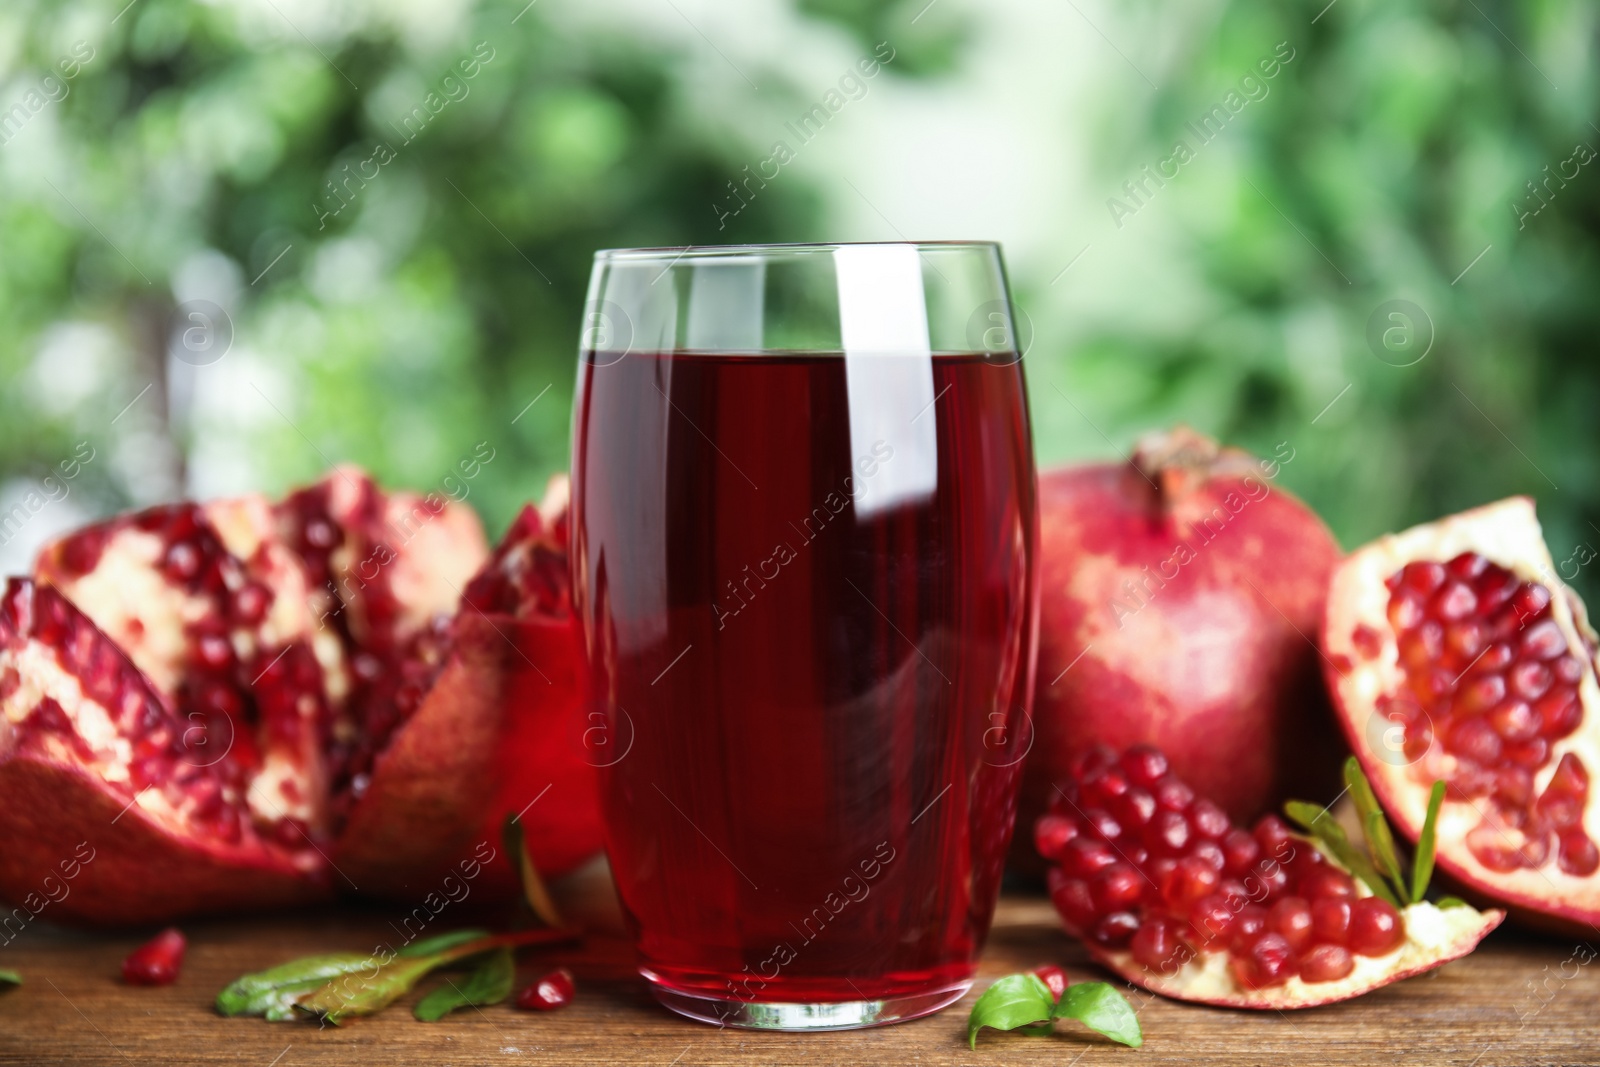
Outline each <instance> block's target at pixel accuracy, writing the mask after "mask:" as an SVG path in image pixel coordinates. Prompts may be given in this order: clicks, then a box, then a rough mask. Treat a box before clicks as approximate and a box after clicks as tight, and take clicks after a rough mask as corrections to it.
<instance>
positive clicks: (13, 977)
mask: <svg viewBox="0 0 1600 1067" xmlns="http://www.w3.org/2000/svg"><path fill="white" fill-rule="evenodd" d="M21 984H22V975H20V974H18V973H17V972H16V971H0V988H3V989H15V988H16V987H17V986H19V985H21Z"/></svg>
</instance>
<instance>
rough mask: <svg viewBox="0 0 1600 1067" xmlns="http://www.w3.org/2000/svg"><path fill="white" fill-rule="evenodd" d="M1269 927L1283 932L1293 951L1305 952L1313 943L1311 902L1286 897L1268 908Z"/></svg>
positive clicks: (1276, 931) (1300, 898) (1279, 932)
mask: <svg viewBox="0 0 1600 1067" xmlns="http://www.w3.org/2000/svg"><path fill="white" fill-rule="evenodd" d="M1267 929H1269V930H1272V931H1274V932H1275V933H1278V934H1281V935H1282V936H1283V939H1284V940H1285V941H1287V942H1288V943H1289V948H1290V949H1291V950H1292V951H1293V952H1295V953H1297V954H1298V953H1301V952H1304V951H1305V950H1306V949H1307V948H1308V947H1309V946H1310V945H1311V903H1310V902H1309V901H1307V900H1306V899H1305V898H1304V897H1284V898H1283V899H1282V900H1280V901H1278V902H1277V903H1276V904H1274V905H1272V907H1270V908H1268V909H1267Z"/></svg>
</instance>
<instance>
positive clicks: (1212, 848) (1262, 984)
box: [1034, 746, 1505, 1009]
mask: <svg viewBox="0 0 1600 1067" xmlns="http://www.w3.org/2000/svg"><path fill="white" fill-rule="evenodd" d="M1309 809H1310V811H1311V812H1312V813H1314V814H1320V809H1318V808H1317V807H1316V806H1315V805H1310V806H1309ZM1296 817H1297V818H1298V817H1300V816H1298V815H1297V816H1296ZM1329 821H1330V822H1331V820H1329ZM1319 832H1324V831H1322V830H1319ZM1326 832H1329V833H1334V832H1335V831H1331V830H1329V831H1326ZM1034 840H1035V842H1036V845H1037V847H1038V849H1039V852H1040V854H1041V855H1043V856H1044V858H1045V859H1046V860H1048V861H1051V862H1052V863H1053V864H1055V866H1054V867H1053V868H1052V869H1051V870H1050V872H1049V886H1050V895H1051V899H1052V901H1053V902H1054V904H1055V906H1056V910H1057V911H1058V912H1059V913H1060V915H1061V919H1062V922H1063V924H1064V925H1065V926H1066V928H1067V932H1068V933H1071V934H1073V935H1075V936H1078V937H1080V938H1082V939H1083V941H1084V943H1085V944H1086V945H1087V946H1088V948H1089V951H1090V954H1091V955H1092V956H1094V958H1095V959H1096V960H1097V961H1098V962H1100V963H1101V964H1103V965H1104V966H1106V967H1108V968H1109V969H1111V970H1113V971H1115V972H1117V973H1118V974H1120V975H1122V976H1123V977H1124V978H1126V979H1127V980H1128V981H1130V982H1132V983H1134V984H1135V985H1138V986H1141V987H1142V988H1145V989H1149V990H1151V991H1152V992H1155V993H1160V994H1162V995H1163V996H1169V997H1173V998H1175V999H1177V1000H1187V1001H1194V1002H1196V1003H1202V1004H1215V1005H1220V1006H1224V1007H1234V1008H1261V1009H1267V1008H1272V1009H1285V1008H1306V1007H1312V1006H1315V1005H1318V1004H1327V1003H1331V1002H1333V1001H1337V1000H1347V999H1349V998H1350V997H1354V996H1359V995H1360V994H1362V993H1366V992H1369V991H1371V990H1373V989H1377V988H1379V987H1380V986H1384V985H1388V984H1389V983H1391V982H1397V981H1399V980H1400V979H1402V978H1408V977H1410V976H1411V975H1414V974H1418V973H1420V972H1422V971H1425V970H1429V969H1431V968H1433V967H1437V966H1439V965H1440V964H1442V963H1445V962H1447V961H1449V960H1453V959H1456V958H1457V957H1460V956H1463V955H1465V954H1467V953H1468V952H1471V951H1472V949H1473V948H1474V947H1475V946H1476V945H1477V944H1478V942H1479V941H1480V940H1482V939H1483V937H1484V935H1485V934H1487V933H1488V932H1489V931H1490V930H1492V929H1494V928H1495V927H1496V926H1498V925H1499V924H1500V922H1501V920H1502V919H1504V918H1505V916H1504V914H1503V913H1502V912H1498V911H1489V912H1478V911H1475V910H1473V909H1472V908H1470V907H1467V906H1466V905H1463V904H1459V903H1455V904H1453V906H1447V907H1446V906H1435V905H1433V904H1429V903H1425V902H1421V900H1420V897H1421V892H1420V890H1418V891H1417V892H1415V893H1412V892H1410V891H1409V890H1408V891H1407V892H1405V893H1404V894H1403V895H1402V894H1397V893H1396V892H1395V888H1394V887H1392V886H1390V885H1388V884H1386V883H1385V882H1384V881H1383V880H1382V879H1378V878H1374V884H1371V885H1369V884H1368V883H1367V882H1366V881H1364V880H1363V879H1361V878H1356V877H1353V876H1352V874H1351V871H1350V870H1349V869H1347V868H1346V867H1345V866H1344V865H1343V864H1341V863H1340V861H1339V860H1338V859H1336V858H1334V855H1342V854H1346V853H1338V852H1336V853H1329V852H1325V851H1324V849H1323V847H1321V846H1319V844H1318V843H1317V842H1315V841H1313V840H1312V839H1310V838H1308V837H1304V836H1301V835H1299V834H1296V833H1294V832H1292V831H1290V829H1289V828H1288V826H1287V825H1286V824H1285V823H1284V822H1283V821H1282V820H1281V819H1279V818H1278V817H1277V816H1275V815H1266V816H1263V817H1262V818H1261V819H1260V820H1259V821H1258V822H1257V823H1256V824H1255V827H1254V828H1253V829H1252V830H1244V829H1242V828H1239V827H1236V826H1233V825H1232V824H1231V823H1230V822H1229V820H1228V818H1227V816H1226V815H1225V814H1224V813H1223V811H1222V809H1221V808H1220V807H1218V806H1217V805H1216V804H1215V803H1213V802H1212V801H1210V800H1208V799H1206V798H1204V797H1197V796H1196V795H1195V793H1194V791H1193V790H1192V789H1190V788H1189V786H1188V785H1187V784H1185V783H1184V782H1183V781H1182V780H1180V779H1179V778H1177V777H1176V776H1175V775H1173V774H1172V773H1171V772H1170V770H1169V768H1168V765H1167V760H1166V757H1165V756H1163V755H1162V754H1161V753H1160V752H1158V751H1156V750H1155V749H1152V748H1149V747H1145V746H1136V747H1134V748H1131V749H1128V750H1127V751H1126V752H1124V753H1122V754H1121V755H1120V756H1119V755H1118V754H1116V753H1114V752H1112V751H1111V750H1109V749H1106V748H1097V749H1094V750H1091V751H1090V752H1088V753H1085V754H1084V755H1083V756H1082V757H1080V759H1079V760H1078V761H1077V763H1076V764H1075V765H1074V768H1073V771H1072V777H1071V779H1070V780H1068V781H1067V782H1065V783H1063V784H1062V787H1061V789H1060V791H1059V793H1058V798H1057V803H1056V805H1055V807H1054V808H1052V810H1051V811H1050V812H1049V813H1048V814H1046V815H1044V816H1043V817H1042V818H1040V820H1039V821H1038V823H1037V824H1036V825H1035V828H1034ZM1340 840H1342V839H1340ZM1352 862H1354V860H1352ZM1363 866H1365V861H1363ZM1417 881H1418V882H1419V883H1421V884H1422V885H1423V886H1424V887H1425V884H1426V875H1425V874H1424V875H1423V876H1421V877H1420V878H1418V879H1417Z"/></svg>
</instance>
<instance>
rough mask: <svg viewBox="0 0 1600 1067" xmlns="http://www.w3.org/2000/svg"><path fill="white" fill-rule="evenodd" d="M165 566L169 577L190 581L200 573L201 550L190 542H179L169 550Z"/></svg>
mask: <svg viewBox="0 0 1600 1067" xmlns="http://www.w3.org/2000/svg"><path fill="white" fill-rule="evenodd" d="M165 564H166V571H167V573H168V574H169V575H171V576H172V577H174V578H176V579H178V580H179V581H182V582H187V581H190V580H192V579H193V578H194V576H195V575H197V574H199V573H200V550H199V549H198V548H196V547H195V546H194V545H193V544H191V543H190V542H188V541H179V542H178V543H177V544H175V545H172V546H171V547H169V548H168V549H167V555H166V559H165Z"/></svg>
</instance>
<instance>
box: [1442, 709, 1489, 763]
mask: <svg viewBox="0 0 1600 1067" xmlns="http://www.w3.org/2000/svg"><path fill="white" fill-rule="evenodd" d="M1444 747H1445V749H1446V751H1449V752H1453V753H1455V754H1456V755H1458V756H1462V757H1465V758H1466V759H1470V760H1472V761H1473V762H1475V763H1480V764H1482V763H1494V762H1496V761H1497V760H1499V759H1500V735H1499V734H1497V733H1495V732H1494V727H1492V726H1490V725H1489V723H1488V722H1487V721H1486V720H1484V719H1481V718H1473V719H1461V720H1459V721H1458V722H1457V723H1456V724H1455V725H1454V726H1453V727H1451V729H1450V734H1449V736H1447V737H1446V738H1445V742H1444Z"/></svg>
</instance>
